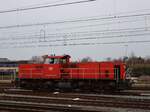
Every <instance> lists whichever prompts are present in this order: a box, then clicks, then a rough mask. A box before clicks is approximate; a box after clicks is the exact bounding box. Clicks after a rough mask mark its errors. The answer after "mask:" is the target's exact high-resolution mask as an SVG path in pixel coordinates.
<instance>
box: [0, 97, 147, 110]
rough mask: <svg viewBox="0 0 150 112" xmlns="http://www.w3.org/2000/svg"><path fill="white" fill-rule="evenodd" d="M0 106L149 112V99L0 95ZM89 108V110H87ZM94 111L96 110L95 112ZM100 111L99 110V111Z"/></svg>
mask: <svg viewBox="0 0 150 112" xmlns="http://www.w3.org/2000/svg"><path fill="white" fill-rule="evenodd" d="M29 104H30V105H29ZM0 105H1V106H3V107H4V106H5V107H10V105H11V107H13V106H14V107H17V108H19V107H21V106H23V107H24V108H25V107H26V108H25V109H32V108H33V110H35V108H37V106H38V107H39V108H40V107H41V108H40V109H43V110H44V109H45V110H46V109H52V110H53V109H54V110H58V111H59V110H60V111H66V110H69V109H70V110H71V111H77V110H81V111H87V112H97V111H98V110H97V109H98V108H99V107H120V108H133V109H146V110H150V99H146V98H145V99H144V98H128V97H126V98H125V97H123V98H122V97H114V96H106V95H103V96H99V97H97V98H96V97H95V98H94V97H91V96H90V97H89V96H86V98H85V97H80V98H75V97H74V98H71V97H62V96H61V97H60V96H55V97H54V96H53V97H52V96H51V97H50V96H49V97H47V96H46V97H44V96H31V95H11V94H0ZM58 108H59V109H58ZM89 108H90V109H89ZM95 109H96V110H95ZM99 111H100V110H99Z"/></svg>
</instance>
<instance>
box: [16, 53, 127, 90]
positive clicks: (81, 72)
mask: <svg viewBox="0 0 150 112" xmlns="http://www.w3.org/2000/svg"><path fill="white" fill-rule="evenodd" d="M127 84H128V81H127V80H126V74H125V64H124V63H122V62H110V61H107V62H70V56H69V55H64V56H54V55H53V56H44V57H43V62H42V63H40V64H33V63H31V64H20V65H19V74H18V78H17V79H16V86H19V87H22V88H31V89H32V88H33V89H37V88H46V89H55V88H61V89H90V90H101V89H114V90H115V89H123V88H125V86H126V85H127Z"/></svg>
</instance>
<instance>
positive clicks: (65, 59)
mask: <svg viewBox="0 0 150 112" xmlns="http://www.w3.org/2000/svg"><path fill="white" fill-rule="evenodd" d="M43 58H44V64H67V63H69V62H70V56H69V55H64V56H43Z"/></svg>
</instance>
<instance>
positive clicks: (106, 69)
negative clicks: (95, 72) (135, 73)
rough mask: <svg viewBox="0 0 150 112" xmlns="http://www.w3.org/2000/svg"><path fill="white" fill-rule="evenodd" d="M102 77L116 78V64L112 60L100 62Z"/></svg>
mask: <svg viewBox="0 0 150 112" xmlns="http://www.w3.org/2000/svg"><path fill="white" fill-rule="evenodd" d="M99 64H100V66H99V67H100V79H104V80H105V79H106V80H108V79H109V80H114V64H113V63H112V62H100V63H99Z"/></svg>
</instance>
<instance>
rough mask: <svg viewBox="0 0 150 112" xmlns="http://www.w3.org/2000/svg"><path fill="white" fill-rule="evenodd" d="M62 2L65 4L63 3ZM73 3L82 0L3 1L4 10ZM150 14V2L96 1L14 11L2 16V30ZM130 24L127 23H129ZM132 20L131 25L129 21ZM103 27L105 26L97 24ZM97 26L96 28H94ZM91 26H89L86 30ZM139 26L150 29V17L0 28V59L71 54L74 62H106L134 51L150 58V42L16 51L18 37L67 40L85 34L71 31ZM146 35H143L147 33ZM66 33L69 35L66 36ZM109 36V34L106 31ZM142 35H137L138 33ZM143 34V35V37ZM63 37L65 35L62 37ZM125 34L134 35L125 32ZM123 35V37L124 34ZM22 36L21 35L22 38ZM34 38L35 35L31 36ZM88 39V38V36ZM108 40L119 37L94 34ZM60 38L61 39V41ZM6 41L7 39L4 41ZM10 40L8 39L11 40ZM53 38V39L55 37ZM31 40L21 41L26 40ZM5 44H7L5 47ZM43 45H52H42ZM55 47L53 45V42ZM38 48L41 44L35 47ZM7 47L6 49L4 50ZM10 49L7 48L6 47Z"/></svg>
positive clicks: (126, 39) (125, 0)
mask: <svg viewBox="0 0 150 112" xmlns="http://www.w3.org/2000/svg"><path fill="white" fill-rule="evenodd" d="M60 1H61V2H60ZM73 1H82V0H1V1H0V11H2V10H7V9H16V8H22V7H27V6H31V7H34V6H35V5H36V4H43V5H46V4H49V3H51V4H52V3H53V4H59V3H66V2H73ZM145 13H150V1H149V0H96V1H94V2H88V3H82V4H74V5H66V6H59V7H51V8H43V9H36V10H28V11H20V12H11V13H3V14H2V13H0V27H1V26H10V25H18V24H19V25H21V24H34V23H44V22H55V21H64V20H74V19H86V18H89V17H90V18H91V17H108V16H110V15H116V14H120V15H130V14H145ZM126 21H127V22H126ZM129 21H130V22H129ZM96 24H102V25H96ZM92 25H96V26H94V27H93V26H92ZM85 26H88V27H85ZM139 27H150V17H149V16H142V17H131V18H123V19H109V20H98V21H88V22H76V23H67V24H66V23H65V24H55V25H54V24H52V25H44V26H32V27H23V28H20V27H19V28H11V29H0V44H1V48H0V57H7V58H10V59H30V58H31V57H32V56H35V55H44V54H58V55H61V54H69V55H71V56H72V57H73V60H80V59H81V58H83V57H86V56H89V57H91V58H92V59H94V60H105V59H106V58H107V57H112V58H118V57H123V56H125V55H128V56H129V55H130V54H131V52H134V54H135V55H137V56H144V57H145V56H150V43H145V44H143V43H142V44H119V45H116V44H115V45H103V44H101V45H86V46H82V45H80V46H51V47H29V48H26V47H24V48H23V47H17V48H13V47H12V46H13V45H8V44H15V43H16V42H20V40H21V39H20V40H19V39H16V40H15V39H14V38H15V37H18V38H21V36H24V38H26V37H25V36H27V37H31V38H33V37H34V36H33V35H38V34H40V36H41V37H42V36H44V35H46V36H47V35H48V34H55V35H56V34H58V37H60V38H61V39H65V38H67V39H68V38H79V36H80V38H82V37H83V35H79V36H78V35H76V36H74V35H73V36H69V34H70V32H81V31H86V32H89V33H88V35H89V34H90V32H93V31H97V30H100V31H103V30H104V31H106V30H112V29H125V28H126V29H128V28H139ZM149 30H150V29H149V28H148V29H146V30H145V32H146V33H150V31H149ZM145 32H141V33H144V34H145ZM64 33H67V34H68V35H65V36H64ZM102 33H105V32H102ZM137 33H138V32H134V34H137ZM141 33H140V34H141ZM62 34H63V35H62ZM121 34H123V35H131V34H132V33H131V32H130V34H129V32H128V34H125V33H121ZM121 34H119V35H121ZM18 35H21V36H18ZM31 35H32V36H31ZM84 36H85V35H84ZM95 36H96V37H100V36H101V37H103V36H104V37H105V36H116V34H113V33H110V34H109V35H108V34H103V35H102V34H100V35H99V34H98V35H96V34H94V37H95ZM58 37H57V38H58ZM149 37H150V35H146V36H138V37H136V36H130V37H128V36H126V37H120V38H112V39H102V40H100V39H98V40H84V41H81V40H78V41H71V42H72V43H79V42H88V43H89V42H101V43H102V42H112V41H131V40H148V39H149ZM4 38H6V39H5V40H4ZM7 39H8V40H7ZM51 39H53V38H51ZM26 40H27V39H24V40H21V41H26ZM71 42H70V41H69V42H68V41H67V42H66V43H65V41H64V42H62V43H65V44H68V43H71ZM59 43H60V44H62V43H61V42H55V44H59ZM4 44H5V45H4ZM38 44H39V43H38ZM40 44H42V45H45V44H49V43H40ZM52 44H53V43H52ZM34 45H35V46H36V45H37V44H34ZM3 46H5V48H3ZM6 46H7V47H6Z"/></svg>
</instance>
